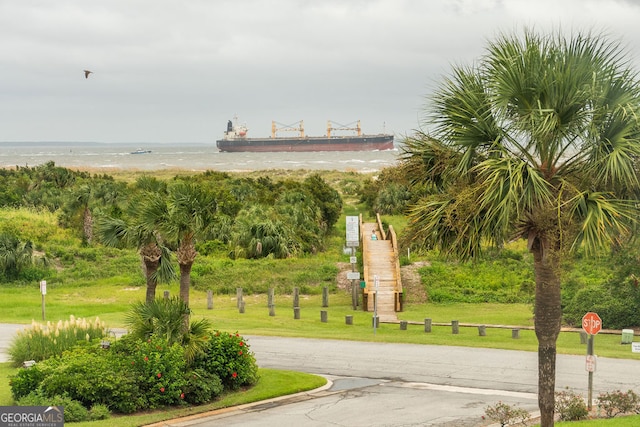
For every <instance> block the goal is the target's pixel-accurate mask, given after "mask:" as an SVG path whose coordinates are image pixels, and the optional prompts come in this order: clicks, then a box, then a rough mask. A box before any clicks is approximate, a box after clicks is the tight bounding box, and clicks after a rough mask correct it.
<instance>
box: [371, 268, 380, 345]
mask: <svg viewBox="0 0 640 427" xmlns="http://www.w3.org/2000/svg"><path fill="white" fill-rule="evenodd" d="M373 283H374V286H375V290H376V292H375V294H374V298H373V335H375V334H376V328H377V327H378V287H379V286H380V278H379V277H378V275H377V274H374V275H373Z"/></svg>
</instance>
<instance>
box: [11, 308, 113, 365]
mask: <svg viewBox="0 0 640 427" xmlns="http://www.w3.org/2000/svg"><path fill="white" fill-rule="evenodd" d="M107 335H108V329H107V328H106V326H105V324H104V322H101V321H100V319H99V318H97V317H96V319H95V320H94V321H88V320H86V319H82V318H78V319H76V318H75V317H74V316H70V317H69V320H65V321H64V322H63V321H62V320H60V321H58V323H52V322H47V323H46V324H41V323H38V322H35V321H33V322H31V327H30V328H28V329H24V330H22V331H18V333H17V334H16V336H15V337H14V339H13V341H12V342H11V345H10V347H9V356H10V357H11V361H12V362H13V366H16V367H17V366H20V365H22V362H24V361H25V360H35V361H36V362H37V361H40V360H45V359H48V358H50V357H52V356H59V355H61V354H62V352H63V351H65V350H69V349H70V348H72V347H74V346H76V345H78V344H81V343H87V342H90V341H93V340H96V339H101V338H103V337H105V336H107Z"/></svg>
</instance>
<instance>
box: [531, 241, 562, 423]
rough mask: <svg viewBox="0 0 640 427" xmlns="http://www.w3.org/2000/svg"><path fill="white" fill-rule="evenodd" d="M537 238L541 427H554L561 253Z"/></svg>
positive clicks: (536, 320)
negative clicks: (559, 259) (559, 263)
mask: <svg viewBox="0 0 640 427" xmlns="http://www.w3.org/2000/svg"><path fill="white" fill-rule="evenodd" d="M547 243H548V242H547V241H545V242H544V243H543V242H542V241H541V240H540V239H539V238H536V239H535V242H534V244H533V245H532V247H531V252H532V254H533V258H534V270H535V280H536V302H535V331H536V336H537V337H538V407H539V408H540V426H541V427H552V426H553V425H554V406H555V405H554V403H555V385H556V341H557V339H558V335H559V334H560V326H561V323H562V307H561V305H560V303H561V300H560V276H559V274H560V272H559V270H558V259H557V252H556V251H553V250H549V247H548V246H547Z"/></svg>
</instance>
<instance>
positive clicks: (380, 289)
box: [360, 219, 402, 322]
mask: <svg viewBox="0 0 640 427" xmlns="http://www.w3.org/2000/svg"><path fill="white" fill-rule="evenodd" d="M380 226H381V222H380V220H379V219H378V221H377V222H363V223H361V227H360V231H361V233H362V253H363V255H362V261H363V268H364V280H365V285H366V286H365V288H364V304H365V305H364V307H363V308H364V309H365V310H366V311H369V312H373V311H374V309H376V310H377V315H378V318H379V319H380V322H396V321H398V316H397V314H396V313H397V312H398V311H402V282H401V280H400V264H399V261H398V255H397V254H398V252H397V248H396V249H395V250H394V244H396V242H395V234H393V230H390V233H385V231H384V230H381V227H380ZM372 234H375V236H376V238H375V240H374V239H372V237H371V236H372ZM392 237H393V238H392ZM376 278H377V282H378V286H377V292H376ZM376 300H377V307H374V304H376Z"/></svg>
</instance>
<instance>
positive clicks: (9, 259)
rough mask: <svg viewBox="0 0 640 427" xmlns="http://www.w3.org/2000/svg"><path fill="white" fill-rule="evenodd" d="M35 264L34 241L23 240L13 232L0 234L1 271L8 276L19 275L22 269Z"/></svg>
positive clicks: (15, 276) (13, 277) (14, 276)
mask: <svg viewBox="0 0 640 427" xmlns="http://www.w3.org/2000/svg"><path fill="white" fill-rule="evenodd" d="M31 264H33V243H32V242H31V241H30V240H26V241H21V240H20V239H18V238H17V237H16V236H14V235H13V234H7V233H3V234H0V273H2V274H4V275H5V276H6V277H8V278H12V279H15V278H17V277H18V274H19V273H20V270H21V269H22V268H24V267H27V266H29V265H31Z"/></svg>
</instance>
